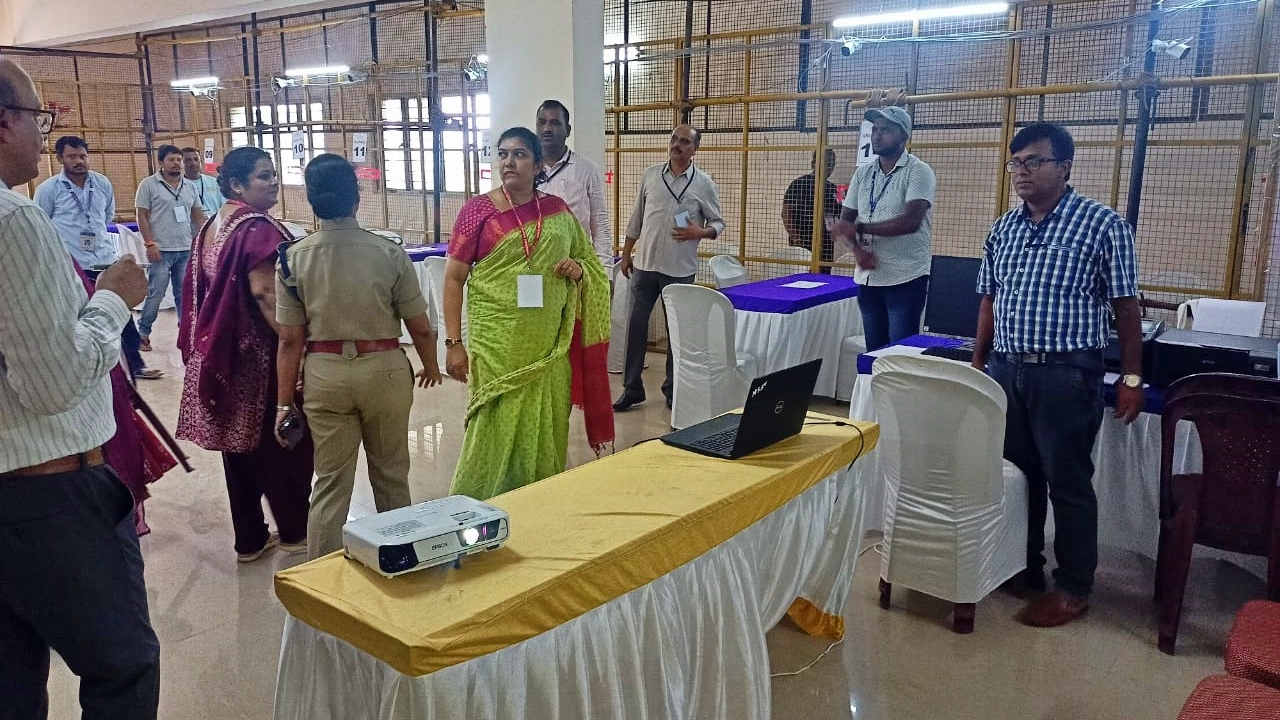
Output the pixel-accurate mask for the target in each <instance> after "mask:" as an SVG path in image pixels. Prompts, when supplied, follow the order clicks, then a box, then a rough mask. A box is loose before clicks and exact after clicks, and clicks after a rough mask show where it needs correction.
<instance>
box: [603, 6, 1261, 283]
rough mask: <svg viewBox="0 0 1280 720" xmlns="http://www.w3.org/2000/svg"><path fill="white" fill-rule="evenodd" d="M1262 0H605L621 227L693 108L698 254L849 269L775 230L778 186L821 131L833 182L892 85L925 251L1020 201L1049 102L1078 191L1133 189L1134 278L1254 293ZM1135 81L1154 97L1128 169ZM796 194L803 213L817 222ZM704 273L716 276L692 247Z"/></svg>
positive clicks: (981, 227)
mask: <svg viewBox="0 0 1280 720" xmlns="http://www.w3.org/2000/svg"><path fill="white" fill-rule="evenodd" d="M1274 4H1275V3H1274V0H1261V1H1260V2H1244V1H1237V0H1225V1H1218V2H1207V1H1205V0H1182V1H1180V2H1167V3H1165V4H1164V5H1163V6H1162V7H1160V8H1158V9H1157V10H1155V11H1153V10H1152V9H1151V7H1150V6H1149V5H1147V4H1146V3H1138V2H1137V1H1136V0H1102V1H1089V2H1078V1H1077V2H1042V1H1036V0H1033V1H1032V2H1029V3H1023V4H1019V5H1017V6H1016V7H1015V9H1013V10H1011V11H1009V12H1008V13H1005V14H998V15H992V16H985V17H975V18H962V19H935V20H920V21H915V22H912V21H902V22H892V23H880V24H872V25H859V26H854V27H850V28H847V29H843V30H840V29H835V28H834V27H833V26H832V25H831V24H830V23H831V21H832V20H834V19H835V18H836V17H838V16H842V15H847V14H849V12H850V8H849V5H848V3H844V2H837V1H836V0H830V1H826V0H819V1H818V2H813V3H800V2H789V3H788V2H784V3H773V4H769V5H765V6H762V5H759V4H747V3H737V2H724V3H721V2H717V3H715V6H716V9H715V13H714V17H711V16H710V15H706V16H704V15H703V14H702V13H703V12H704V11H708V12H709V5H710V3H706V2H694V3H692V4H689V3H645V2H640V1H638V0H608V2H606V5H605V28H606V37H607V38H612V39H613V42H614V43H617V44H619V45H618V46H617V47H616V49H615V53H616V56H617V57H618V58H619V60H618V61H617V62H616V63H615V64H613V65H612V66H611V68H610V70H611V72H610V73H608V74H609V75H610V76H611V77H610V80H609V81H608V82H607V84H608V92H606V99H607V102H608V103H611V106H610V107H609V108H607V112H608V114H609V117H608V121H607V122H606V128H608V129H609V132H610V133H611V135H612V137H611V138H610V139H609V142H608V146H609V155H610V157H609V162H608V166H609V167H608V170H610V171H612V172H613V177H614V178H616V181H615V184H614V189H615V195H616V200H615V202H616V206H617V207H616V217H617V223H618V226H619V227H624V226H625V224H626V220H627V217H628V214H629V212H630V206H631V202H632V201H633V200H634V197H635V194H634V193H635V187H634V183H635V180H636V178H637V177H638V176H639V174H640V172H641V171H642V170H643V168H644V167H645V166H646V165H648V164H651V163H655V162H662V161H663V160H665V152H664V148H665V144H666V139H667V136H668V134H669V133H670V130H671V127H672V126H673V125H674V124H676V123H677V122H680V121H688V122H691V123H692V124H694V126H695V127H698V128H699V129H701V130H702V131H703V132H704V140H703V143H702V147H701V149H700V151H699V154H698V157H697V162H698V163H699V165H700V166H701V167H702V168H703V169H704V170H706V171H708V172H709V173H710V174H711V175H712V177H713V178H714V179H715V180H716V182H717V184H718V185H719V187H720V193H721V201H722V205H723V210H724V215H725V218H726V221H727V226H728V227H727V230H726V232H725V234H724V236H722V237H721V238H718V239H717V240H716V241H715V242H710V243H703V245H702V246H701V248H700V251H701V253H702V254H703V255H705V256H708V257H709V256H711V255H714V254H720V253H726V254H731V255H734V256H736V257H738V258H739V259H740V260H741V261H742V262H743V263H744V265H746V266H747V268H748V270H749V272H750V273H751V274H752V275H753V276H754V277H757V278H759V277H767V276H770V275H775V274H780V273H782V272H795V271H798V270H801V269H804V268H811V269H818V268H820V267H823V266H827V265H832V264H834V265H835V266H836V269H837V271H844V272H847V271H848V268H847V267H842V266H843V265H844V264H843V263H841V262H839V260H840V258H835V262H834V263H833V262H832V261H831V260H830V259H828V258H824V257H822V255H821V251H820V250H819V249H818V248H817V247H814V244H813V243H812V242H809V243H807V246H808V247H807V248H806V247H798V246H797V244H796V243H795V241H794V239H793V238H789V233H788V228H787V227H786V223H785V222H784V221H783V219H782V214H783V205H784V202H783V199H784V194H785V193H786V191H787V188H788V185H789V183H790V182H791V181H792V180H793V179H795V178H797V177H799V176H803V175H805V174H806V173H808V172H810V169H811V161H812V159H813V158H814V157H815V155H814V153H815V151H817V150H818V149H820V148H822V147H827V148H831V149H834V150H835V152H836V158H835V171H834V173H833V174H832V176H831V180H832V182H834V183H837V184H839V185H841V186H843V185H845V184H847V183H848V181H849V178H850V177H851V175H852V173H853V170H854V166H855V163H856V162H857V155H858V154H859V144H860V138H859V131H860V126H861V121H862V113H863V111H864V110H865V108H866V107H868V106H874V105H887V104H902V105H905V106H906V107H907V108H908V109H909V110H910V111H911V113H912V115H913V117H914V120H915V127H916V129H915V132H914V134H913V136H912V138H911V144H910V145H909V150H910V151H911V152H912V153H914V154H916V155H917V156H919V157H920V158H921V159H922V160H924V161H926V162H928V163H929V164H930V165H931V166H932V167H933V169H934V171H935V173H936V174H937V177H938V190H937V197H936V202H935V204H934V206H933V215H932V223H933V242H934V252H935V254H954V255H968V256H975V255H977V254H978V253H979V252H980V249H981V246H982V242H983V240H984V239H985V236H986V232H987V230H988V228H989V227H990V225H991V223H992V221H994V219H995V218H996V217H997V216H998V215H999V214H1000V213H1002V212H1004V211H1005V210H1007V209H1009V208H1010V207H1014V206H1016V205H1017V204H1018V203H1020V201H1019V200H1018V198H1017V197H1016V195H1015V194H1014V193H1013V191H1012V188H1011V186H1010V183H1009V182H1008V180H1007V177H1006V174H1005V173H1004V170H1003V168H1002V165H1003V162H1004V160H1005V159H1006V156H1007V150H1006V146H1007V144H1008V141H1009V139H1010V138H1011V137H1012V135H1013V134H1014V133H1015V132H1016V131H1017V130H1018V129H1019V128H1021V127H1023V126H1025V125H1026V124H1028V123H1031V122H1035V121H1041V120H1047V121H1052V122H1058V123H1061V124H1064V125H1066V126H1067V127H1068V128H1069V129H1070V130H1071V132H1072V134H1073V135H1074V137H1075V139H1076V144H1077V152H1076V158H1075V164H1074V167H1073V171H1072V178H1071V182H1072V184H1073V185H1074V186H1075V187H1076V189H1077V190H1079V191H1080V192H1082V193H1084V194H1086V195H1089V196H1091V197H1094V198H1096V199H1098V200H1100V201H1102V202H1105V203H1108V204H1110V205H1112V206H1114V207H1116V209H1117V210H1118V211H1119V212H1121V214H1128V212H1129V208H1128V206H1129V200H1130V195H1131V192H1132V191H1133V190H1134V189H1136V191H1137V192H1139V193H1140V198H1138V200H1139V201H1138V203H1137V205H1136V208H1135V209H1136V222H1137V237H1138V253H1139V268H1140V281H1141V283H1142V285H1143V286H1144V287H1145V288H1146V289H1147V290H1148V293H1149V294H1150V295H1151V296H1152V297H1153V298H1156V299H1162V300H1166V301H1177V300H1181V299H1185V298H1187V297H1196V296H1216V297H1233V298H1242V299H1253V298H1257V297H1259V296H1260V295H1261V294H1262V293H1263V290H1264V282H1263V280H1264V278H1265V271H1266V268H1267V266H1268V258H1269V257H1270V256H1271V253H1272V244H1273V243H1272V240H1273V236H1274V230H1273V229H1272V227H1271V226H1272V225H1274V223H1275V220H1274V218H1275V215H1276V213H1275V212H1274V205H1275V202H1276V199H1275V195H1276V193H1275V188H1274V185H1275V183H1274V181H1272V182H1271V183H1269V184H1268V182H1267V177H1268V172H1267V171H1268V168H1269V167H1272V166H1274V164H1275V163H1274V149H1273V148H1272V146H1271V145H1272V142H1273V139H1272V134H1273V130H1274V128H1275V117H1276V104H1277V93H1276V87H1277V76H1276V71H1277V70H1278V69H1280V67H1278V63H1280V49H1277V44H1278V43H1277V41H1278V40H1280V18H1278V17H1277V13H1276V12H1275V8H1274ZM943 5H954V3H948V2H942V0H929V1H926V2H908V1H906V0H882V1H880V2H867V3H858V4H857V5H856V12H857V13H858V14H860V15H869V14H874V13H882V12H891V11H902V10H913V9H922V8H923V9H928V8H931V7H934V6H943ZM806 7H808V8H810V12H809V14H807V15H806V13H805V8H806ZM690 8H692V10H693V12H692V13H690V12H689V9H690ZM690 15H692V17H693V19H694V22H692V23H690V22H689V18H690ZM1152 21H1156V22H1155V23H1154V24H1153V22H1152ZM1153 40H1156V41H1159V42H1155V43H1153V42H1152V41H1153ZM1179 43H1181V45H1179ZM1171 45H1172V46H1171ZM686 74H687V75H688V77H689V78H690V79H689V80H688V81H687V82H686V81H685V79H684V78H685V75H686ZM1144 93H1155V94H1156V96H1155V100H1154V103H1153V105H1152V107H1153V113H1152V121H1151V123H1150V126H1149V132H1148V133H1146V139H1145V161H1144V162H1143V164H1142V167H1141V171H1142V179H1141V182H1140V183H1136V182H1135V181H1134V179H1133V175H1134V168H1133V158H1134V155H1135V147H1136V146H1137V145H1139V144H1141V143H1140V141H1139V137H1138V135H1139V133H1138V132H1137V127H1138V125H1139V123H1140V105H1141V103H1142V98H1143V97H1144ZM819 186H820V184H819ZM843 189H844V188H843V187H841V188H840V193H841V196H842V194H843ZM822 204H826V203H824V202H815V199H814V198H811V199H810V202H809V203H808V205H809V206H816V205H822ZM810 212H811V213H812V216H811V217H810V218H809V222H808V223H806V224H805V226H806V227H811V226H812V225H813V224H814V223H816V222H820V218H819V217H817V216H818V213H819V210H818V209H817V208H816V207H814V208H812V209H811V210H810ZM814 239H816V238H809V240H814ZM699 281H702V282H710V281H711V277H710V274H709V272H708V270H707V268H706V266H705V264H704V267H703V271H702V272H701V273H700V275H699Z"/></svg>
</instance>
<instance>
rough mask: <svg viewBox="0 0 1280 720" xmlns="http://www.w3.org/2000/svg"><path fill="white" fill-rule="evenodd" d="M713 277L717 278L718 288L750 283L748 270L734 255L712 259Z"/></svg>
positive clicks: (718, 256)
mask: <svg viewBox="0 0 1280 720" xmlns="http://www.w3.org/2000/svg"><path fill="white" fill-rule="evenodd" d="M711 276H712V277H713V278H715V282H716V287H718V288H727V287H733V286H734V285H742V284H743V283H746V282H747V281H748V278H747V269H746V268H744V267H742V263H740V262H738V258H736V257H734V256H732V255H716V256H715V257H713V258H711Z"/></svg>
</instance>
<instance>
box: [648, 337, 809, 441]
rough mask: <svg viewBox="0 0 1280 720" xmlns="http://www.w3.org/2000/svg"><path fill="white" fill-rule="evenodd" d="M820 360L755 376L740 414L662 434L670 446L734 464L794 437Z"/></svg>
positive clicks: (712, 419)
mask: <svg viewBox="0 0 1280 720" xmlns="http://www.w3.org/2000/svg"><path fill="white" fill-rule="evenodd" d="M820 367H822V358H818V359H817V360H810V361H809V362H807V363H803V364H801V365H796V366H795V367H789V368H787V369H785V370H779V371H777V372H775V373H769V374H768V375H764V376H762V377H758V378H756V379H755V380H754V381H752V383H751V389H749V390H748V391H747V403H746V405H744V406H743V408H742V414H741V415H738V414H734V413H730V414H728V415H721V416H720V417H715V418H711V419H710V420H707V421H705V422H700V423H698V424H697V425H690V426H689V427H687V428H685V429H683V430H677V431H675V432H673V433H669V434H667V435H663V436H662V442H664V443H666V444H668V445H670V446H672V447H678V448H683V449H685V450H691V451H693V452H696V453H699V454H702V455H710V456H711V457H718V458H725V459H727V460H736V459H738V458H740V457H742V456H743V455H750V454H751V453H753V452H755V451H757V450H760V449H763V448H766V447H769V446H770V445H772V444H774V443H776V442H779V441H781V440H786V439H787V438H789V437H791V436H792V435H798V434H799V433H800V429H801V428H802V427H804V418H805V415H806V414H807V413H808V412H809V400H810V399H811V398H812V397H813V388H814V386H815V385H817V383H818V369H819V368H820Z"/></svg>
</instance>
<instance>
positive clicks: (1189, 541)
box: [1156, 373, 1280, 655]
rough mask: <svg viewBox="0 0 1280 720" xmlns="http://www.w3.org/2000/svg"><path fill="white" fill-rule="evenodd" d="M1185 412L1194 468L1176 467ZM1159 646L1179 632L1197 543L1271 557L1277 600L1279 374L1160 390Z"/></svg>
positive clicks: (1217, 378)
mask: <svg viewBox="0 0 1280 720" xmlns="http://www.w3.org/2000/svg"><path fill="white" fill-rule="evenodd" d="M1182 420H1187V421H1190V422H1191V423H1192V424H1194V425H1195V429H1196V433H1197V434H1198V435H1199V438H1200V447H1201V451H1202V454H1203V457H1204V460H1203V469H1202V471H1201V472H1199V473H1187V474H1182V475H1175V474H1174V473H1173V458H1174V451H1175V448H1174V440H1175V437H1176V435H1175V432H1176V430H1177V426H1178V423H1179V422H1180V421H1182ZM1160 430H1161V444H1160V548H1159V551H1158V554H1157V556H1156V599H1157V601H1158V602H1159V605H1160V622H1159V640H1158V643H1159V646H1160V650H1162V651H1163V652H1165V653H1168V654H1170V655H1172V654H1173V650H1174V646H1175V644H1176V642H1177V638H1178V624H1179V621H1180V620H1181V618H1182V600H1183V596H1184V594H1185V592H1186V585H1187V573H1188V571H1189V570H1190V567H1191V550H1192V546H1193V545H1195V544H1197V543H1198V544H1200V545H1206V546H1208V547H1213V548H1218V549H1220V550H1226V551H1229V552H1238V553H1245V554H1248V555H1260V556H1263V557H1266V558H1267V559H1268V563H1267V597H1268V599H1270V600H1276V601H1280V492H1277V488H1276V478H1277V477H1280V442H1277V441H1276V438H1278V437H1280V380H1274V379H1269V378H1258V377H1251V376H1247V375H1231V374H1227V373H1206V374H1202V375H1192V376H1190V377H1186V378H1183V379H1182V380H1179V381H1177V382H1175V383H1174V384H1173V385H1170V386H1169V389H1168V390H1167V391H1165V397H1164V412H1163V414H1162V416H1161V418H1160Z"/></svg>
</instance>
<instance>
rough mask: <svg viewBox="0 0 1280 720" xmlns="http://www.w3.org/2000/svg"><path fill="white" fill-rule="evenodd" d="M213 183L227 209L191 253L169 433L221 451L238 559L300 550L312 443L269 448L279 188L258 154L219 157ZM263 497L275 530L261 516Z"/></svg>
mask: <svg viewBox="0 0 1280 720" xmlns="http://www.w3.org/2000/svg"><path fill="white" fill-rule="evenodd" d="M218 185H219V187H220V188H221V190H222V194H223V195H224V196H226V197H227V203H226V204H225V205H224V206H223V207H222V209H221V210H220V211H218V214H217V215H215V216H214V217H212V218H210V219H209V221H208V222H207V223H205V226H204V228H202V229H201V231H200V233H199V234H198V235H197V236H196V239H195V244H194V246H193V247H192V249H191V270H190V275H189V278H188V282H189V284H188V287H189V288H191V293H190V298H191V299H190V301H189V302H185V303H183V307H182V310H183V317H182V323H181V327H180V328H179V334H178V348H179V349H180V350H181V352H182V356H183V360H184V362H186V364H187V372H186V377H185V378H184V381H183V387H182V405H181V407H180V409H179V412H178V430H177V436H178V437H180V438H183V439H186V440H190V441H192V442H194V443H195V444H197V445H199V446H200V447H203V448H205V449H206V450H218V451H221V452H222V465H223V471H224V473H225V475H226V482H227V495H228V496H229V499H230V501H231V524H232V526H233V528H234V531H235V549H236V554H237V559H238V560H239V561H240V562H251V561H253V560H257V559H258V558H260V557H262V554H263V553H264V552H266V551H267V550H268V549H270V548H272V547H275V546H277V545H279V546H280V548H281V549H282V550H284V551H285V552H288V553H290V554H294V553H301V552H306V549H307V507H308V497H309V495H310V493H311V474H312V445H311V435H310V433H309V432H308V433H306V434H305V435H304V437H303V440H302V442H300V443H299V444H298V445H297V446H296V447H295V448H294V449H292V450H287V449H285V448H283V447H281V446H280V445H279V444H278V443H277V442H276V441H275V428H274V421H275V417H276V411H275V404H274V402H275V397H276V339H277V334H276V321H275V260H276V252H277V248H278V247H279V245H280V243H282V242H286V241H287V240H288V238H289V234H288V233H287V232H286V231H285V229H284V228H283V227H282V226H281V225H280V223H279V222H277V221H276V220H275V219H274V218H272V217H271V216H270V215H268V214H267V211H268V210H269V209H271V208H272V207H273V206H274V205H275V204H276V201H277V198H278V196H279V191H280V184H279V180H278V178H277V177H276V172H275V167H274V166H273V165H272V163H271V158H270V156H269V155H267V153H265V152H263V151H262V150H259V149H258V148H253V147H245V148H237V149H235V150H232V151H231V152H229V153H227V156H226V158H225V160H224V161H223V164H222V167H221V168H219V176H218ZM264 495H265V496H266V498H267V502H268V504H270V506H271V514H272V516H274V517H275V521H276V528H277V531H278V532H277V533H272V532H269V531H268V529H267V524H266V522H265V519H264V517H263V513H262V497H263V496H264Z"/></svg>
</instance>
